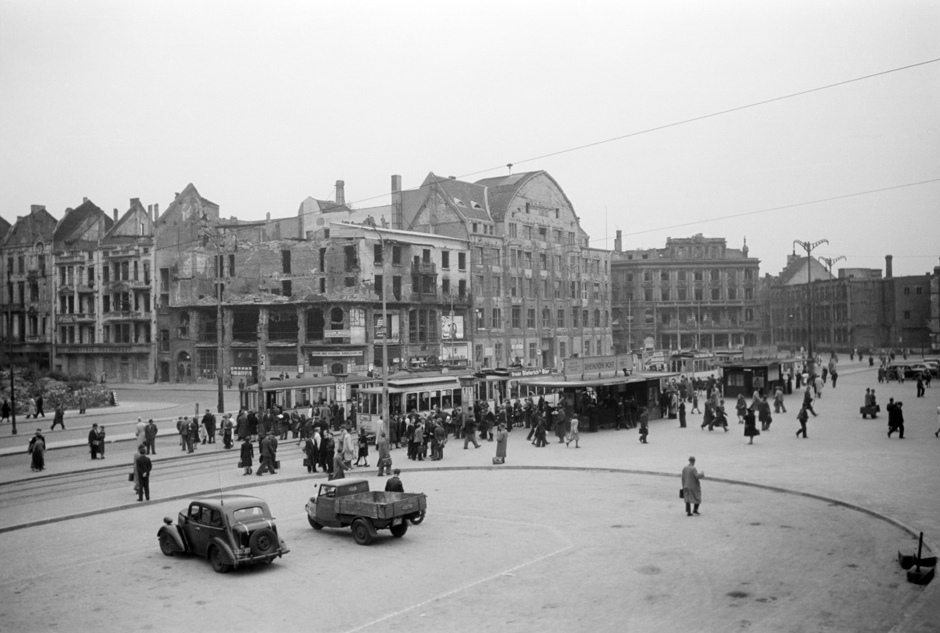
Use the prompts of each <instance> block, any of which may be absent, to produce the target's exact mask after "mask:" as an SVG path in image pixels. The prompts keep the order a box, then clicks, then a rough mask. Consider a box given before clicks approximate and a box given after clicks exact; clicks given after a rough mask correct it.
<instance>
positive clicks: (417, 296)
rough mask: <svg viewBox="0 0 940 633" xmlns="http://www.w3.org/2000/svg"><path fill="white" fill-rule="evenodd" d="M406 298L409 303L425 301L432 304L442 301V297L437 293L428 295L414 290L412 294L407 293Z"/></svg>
mask: <svg viewBox="0 0 940 633" xmlns="http://www.w3.org/2000/svg"><path fill="white" fill-rule="evenodd" d="M406 300H407V301H408V302H409V303H424V304H431V305H438V304H440V303H442V299H441V297H440V296H439V295H437V294H431V295H426V294H421V293H419V292H412V293H411V294H409V295H406ZM449 302H450V300H449V299H448V303H449Z"/></svg>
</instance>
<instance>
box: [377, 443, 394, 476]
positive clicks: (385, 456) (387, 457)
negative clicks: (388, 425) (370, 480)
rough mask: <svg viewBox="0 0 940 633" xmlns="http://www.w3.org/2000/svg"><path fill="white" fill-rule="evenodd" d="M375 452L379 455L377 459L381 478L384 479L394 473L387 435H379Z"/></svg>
mask: <svg viewBox="0 0 940 633" xmlns="http://www.w3.org/2000/svg"><path fill="white" fill-rule="evenodd" d="M375 452H376V453H378V455H377V457H376V459H378V467H379V477H384V476H385V475H386V474H388V473H391V472H392V454H391V451H390V450H389V447H388V438H387V437H386V436H385V433H379V437H378V439H377V440H376V441H375Z"/></svg>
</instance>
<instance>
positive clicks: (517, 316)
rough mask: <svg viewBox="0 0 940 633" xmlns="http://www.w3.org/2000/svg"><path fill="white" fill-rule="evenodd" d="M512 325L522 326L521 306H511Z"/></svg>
mask: <svg viewBox="0 0 940 633" xmlns="http://www.w3.org/2000/svg"><path fill="white" fill-rule="evenodd" d="M512 327H515V328H519V327H522V308H520V307H519V306H513V309H512Z"/></svg>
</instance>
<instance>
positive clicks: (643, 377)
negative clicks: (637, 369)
mask: <svg viewBox="0 0 940 633" xmlns="http://www.w3.org/2000/svg"><path fill="white" fill-rule="evenodd" d="M678 375H679V374H678V373H677V372H645V373H633V374H631V375H629V376H608V377H606V378H585V379H583V380H582V379H580V378H577V379H576V378H572V379H568V380H566V379H565V377H564V376H552V377H550V378H544V377H537V378H523V379H521V380H519V382H518V384H519V385H524V386H526V387H547V388H549V389H577V388H583V387H608V386H610V385H628V384H631V383H640V382H646V381H648V380H659V379H660V378H669V377H671V376H678Z"/></svg>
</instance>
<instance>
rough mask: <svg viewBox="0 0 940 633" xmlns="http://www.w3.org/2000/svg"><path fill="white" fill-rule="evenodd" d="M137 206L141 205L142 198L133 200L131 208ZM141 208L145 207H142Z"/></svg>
mask: <svg viewBox="0 0 940 633" xmlns="http://www.w3.org/2000/svg"><path fill="white" fill-rule="evenodd" d="M136 205H140V198H131V207H134V206H136ZM140 206H143V205H140Z"/></svg>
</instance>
